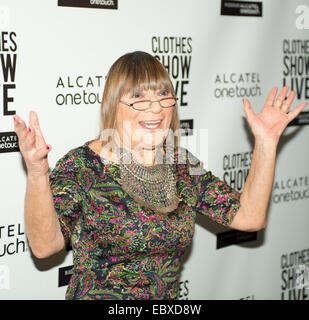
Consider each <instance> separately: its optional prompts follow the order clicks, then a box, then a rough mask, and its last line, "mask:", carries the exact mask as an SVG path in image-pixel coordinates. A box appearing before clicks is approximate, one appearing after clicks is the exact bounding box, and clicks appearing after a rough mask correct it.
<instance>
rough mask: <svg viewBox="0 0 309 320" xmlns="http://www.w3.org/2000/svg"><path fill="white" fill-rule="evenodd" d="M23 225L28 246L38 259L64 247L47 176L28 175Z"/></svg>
mask: <svg viewBox="0 0 309 320" xmlns="http://www.w3.org/2000/svg"><path fill="white" fill-rule="evenodd" d="M25 225H26V234H27V238H28V241H29V245H30V247H31V249H32V252H33V253H34V255H35V256H37V257H38V258H44V257H47V256H50V255H52V254H53V253H56V252H58V251H60V250H61V249H62V248H63V247H64V245H65V242H64V238H63V236H62V233H61V230H60V224H59V221H58V219H57V215H56V211H55V208H54V203H53V197H52V193H51V190H50V185H49V176H48V175H43V176H31V175H28V178H27V190H26V198H25Z"/></svg>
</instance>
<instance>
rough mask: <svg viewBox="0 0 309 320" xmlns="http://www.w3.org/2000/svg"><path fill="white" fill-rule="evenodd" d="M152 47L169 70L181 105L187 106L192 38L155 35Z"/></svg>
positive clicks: (153, 51)
mask: <svg viewBox="0 0 309 320" xmlns="http://www.w3.org/2000/svg"><path fill="white" fill-rule="evenodd" d="M151 49H152V53H153V54H154V56H155V57H156V58H157V59H158V60H159V61H160V62H161V63H162V64H163V66H164V67H165V69H166V70H167V72H168V74H169V76H170V78H171V81H172V83H173V86H174V90H175V93H176V96H177V97H178V98H179V101H178V105H179V107H186V106H188V105H189V102H188V87H189V85H190V69H191V62H192V56H191V54H192V38H191V37H181V36H177V37H175V36H153V37H152V39H151Z"/></svg>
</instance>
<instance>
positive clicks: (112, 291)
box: [50, 141, 240, 300]
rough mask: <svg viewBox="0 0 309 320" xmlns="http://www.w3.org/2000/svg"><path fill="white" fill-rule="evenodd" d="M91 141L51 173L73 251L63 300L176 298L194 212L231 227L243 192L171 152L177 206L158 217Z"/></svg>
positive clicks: (189, 156) (191, 158) (199, 164)
mask: <svg viewBox="0 0 309 320" xmlns="http://www.w3.org/2000/svg"><path fill="white" fill-rule="evenodd" d="M91 142H92V141H87V142H86V143H85V144H83V145H82V146H79V147H77V148H75V149H72V150H71V151H69V152H68V153H67V154H65V155H64V156H63V157H62V158H61V159H60V160H59V161H58V162H57V164H56V166H55V168H54V169H53V170H52V172H51V173H50V186H51V190H52V194H53V199H54V205H55V210H56V213H57V216H58V219H59V222H60V225H61V230H62V233H63V235H64V238H65V240H66V241H67V242H71V245H72V250H73V261H74V267H73V274H72V277H71V279H70V282H69V286H68V289H67V292H66V296H65V298H66V299H74V300H75V299H103V300H104V299H113V300H115V299H121V300H128V299H135V300H137V299H138V300H148V299H160V300H162V299H164V300H169V299H177V297H178V295H179V276H180V271H179V270H180V266H181V262H182V258H183V255H184V252H185V250H186V248H187V247H188V246H189V245H190V243H191V240H192V237H193V234H194V224H195V218H196V213H200V214H202V215H205V216H208V217H210V218H211V219H212V220H214V221H216V222H218V223H220V224H222V225H225V226H228V225H229V224H230V223H231V221H232V220H233V217H234V216H235V214H236V213H237V211H238V209H239V206H240V202H239V197H240V194H239V193H238V192H236V191H235V190H233V189H231V188H230V187H229V186H228V185H227V184H225V183H224V182H222V181H221V180H220V179H218V178H216V177H215V176H214V175H213V174H212V173H211V172H210V171H206V170H205V169H204V168H203V165H202V162H201V161H199V160H198V159H197V158H196V157H195V156H193V155H192V153H190V152H189V151H188V150H186V149H185V148H182V151H185V152H184V153H183V152H179V151H178V150H180V148H178V149H176V148H174V149H173V152H174V153H173V154H174V157H173V163H172V166H173V172H174V177H175V178H176V181H177V190H178V194H179V199H180V201H179V204H178V207H177V208H176V209H175V210H174V211H172V212H170V213H168V214H165V215H157V214H155V213H154V212H153V211H152V210H151V209H148V208H147V207H145V206H143V205H140V204H139V203H137V202H136V201H135V200H134V199H133V198H131V197H130V196H129V195H128V194H127V193H126V192H124V191H123V189H122V188H121V185H120V183H119V179H120V168H119V165H118V164H117V163H115V162H113V161H110V160H106V159H103V158H101V157H100V155H99V154H97V153H95V152H94V151H93V150H92V149H91V148H90V147H89V144H90V143H91ZM176 150H177V151H176ZM184 155H185V156H184Z"/></svg>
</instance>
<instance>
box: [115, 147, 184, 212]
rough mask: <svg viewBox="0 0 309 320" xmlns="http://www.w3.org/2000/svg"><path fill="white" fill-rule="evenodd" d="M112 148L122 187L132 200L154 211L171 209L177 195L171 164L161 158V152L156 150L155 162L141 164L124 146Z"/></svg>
mask: <svg viewBox="0 0 309 320" xmlns="http://www.w3.org/2000/svg"><path fill="white" fill-rule="evenodd" d="M164 146H165V145H164ZM116 148H117V155H118V157H119V167H120V184H121V186H122V188H123V190H124V191H125V192H127V193H128V194H129V195H130V196H131V197H132V198H133V199H134V200H135V201H136V202H138V203H140V204H142V205H144V206H146V207H147V208H149V209H152V210H153V211H155V212H156V213H158V214H160V213H161V214H166V213H168V212H171V211H173V210H175V209H176V208H177V206H178V202H179V197H178V193H177V186H176V180H175V177H174V172H173V164H172V162H170V161H166V159H167V158H168V157H167V156H166V157H164V156H163V154H162V152H161V151H160V152H156V163H157V164H155V165H152V166H144V165H142V164H141V163H140V162H139V161H138V160H137V159H136V158H135V157H134V155H133V154H132V153H131V152H130V151H128V150H127V149H125V148H122V147H120V148H119V147H118V146H116ZM165 151H166V149H165ZM165 154H166V152H165ZM162 160H163V161H162Z"/></svg>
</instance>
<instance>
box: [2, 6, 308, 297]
mask: <svg viewBox="0 0 309 320" xmlns="http://www.w3.org/2000/svg"><path fill="white" fill-rule="evenodd" d="M77 2H82V1H76V3H77ZM84 2H85V3H89V1H84ZM90 2H91V1H90ZM103 2H104V1H103ZM103 2H102V1H101V3H103ZM222 2H224V1H222ZM247 2H248V1H243V3H244V5H245V4H246V3H247ZM92 3H95V1H92ZM97 3H99V2H98V1H97ZM105 3H108V2H105ZM260 4H261V6H262V8H263V10H262V16H240V15H238V16H237V15H234V16H233V15H221V14H220V12H221V2H220V1H204V0H195V1H193V2H190V1H186V0H168V1H164V0H160V1H158V0H156V1H155V0H147V1H138V0H130V1H127V0H119V1H118V9H102V8H77V7H62V6H58V4H57V1H55V0H45V1H44V5H43V4H42V1H39V0H28V1H20V0H0V30H1V39H0V40H1V41H0V56H1V61H0V66H1V69H0V70H1V76H0V105H1V114H0V137H1V139H0V140H1V141H0V151H1V153H0V161H1V166H0V177H1V178H0V179H1V180H0V195H1V198H0V200H1V201H0V299H64V295H65V291H66V288H67V287H66V286H65V285H64V286H60V287H59V286H58V284H59V283H58V277H59V272H60V270H59V269H61V268H64V267H69V266H70V265H72V252H71V251H69V252H68V253H66V252H65V251H63V252H61V253H59V254H57V255H55V256H53V257H51V258H48V259H43V260H39V259H36V258H35V257H34V256H33V255H32V254H31V252H30V249H29V248H28V245H27V241H26V237H25V227H24V217H23V215H24V212H23V206H24V196H25V185H26V172H25V168H24V165H23V162H22V158H21V155H20V153H19V152H10V151H12V148H13V147H14V143H16V140H14V134H13V133H12V132H13V131H14V127H13V119H12V115H13V114H14V113H15V112H16V113H17V114H18V115H20V116H21V117H22V118H23V119H26V120H27V119H28V115H29V111H30V110H35V111H36V112H37V113H38V115H39V119H40V124H41V128H42V130H43V133H44V135H45V139H46V141H47V143H49V144H51V146H52V150H51V152H50V154H49V161H50V166H51V167H54V165H55V163H56V161H57V160H58V159H59V158H60V157H61V156H62V155H64V154H65V153H66V152H67V151H69V150H70V149H72V148H75V147H77V146H79V145H81V144H83V143H84V142H85V141H86V140H90V139H92V138H94V137H95V136H96V135H97V133H98V129H99V109H100V103H99V101H100V99H101V97H102V92H103V88H104V79H105V76H106V74H107V72H108V70H109V67H110V66H111V64H112V63H113V62H114V61H115V60H116V59H117V58H118V57H119V56H121V55H123V54H124V53H127V52H130V51H135V50H143V51H147V52H149V53H151V54H153V55H156V56H157V57H158V58H159V59H160V61H162V63H164V65H165V66H166V68H167V69H168V70H169V73H170V76H171V78H172V81H173V83H174V85H175V87H177V95H178V96H179V98H180V106H179V110H180V118H181V120H189V119H193V129H194V134H193V135H189V136H183V141H182V144H183V145H187V146H189V147H188V148H189V149H190V150H191V151H192V152H193V153H194V154H195V155H196V156H197V157H199V158H200V159H201V160H202V161H203V162H204V164H205V167H206V168H207V169H209V170H211V171H212V172H213V173H214V174H215V175H216V176H218V177H220V178H221V179H225V180H226V181H227V182H228V183H229V184H231V185H233V186H234V187H235V188H237V189H238V190H239V191H241V190H242V187H243V183H244V178H245V176H246V174H247V172H248V169H249V168H250V154H251V152H252V149H253V140H252V136H251V133H250V130H249V129H248V127H247V125H246V121H245V118H244V112H243V105H242V98H243V97H247V98H248V99H249V100H250V101H251V104H252V105H253V107H254V110H255V111H256V112H257V111H259V110H260V109H261V107H262V105H263V103H264V101H265V98H266V96H267V94H268V92H269V90H270V89H271V88H272V87H273V86H278V87H282V86H283V85H284V84H287V85H293V88H294V89H295V90H297V93H298V96H297V99H296V101H295V102H294V107H295V106H296V105H297V104H298V103H300V102H301V101H305V100H309V2H308V1H304V0H294V1H288V0H285V1H282V0H272V1H263V2H261V3H260ZM254 10H255V9H254V8H253V11H254ZM243 12H244V11H243ZM8 59H9V60H8ZM8 62H11V65H8ZM14 75H15V77H14ZM72 97H73V99H72ZM305 110H306V109H305ZM303 119H304V121H305V120H306V114H305V113H304V114H303ZM305 122H306V121H305ZM202 129H203V131H201V132H203V140H202V141H203V144H202V146H201V148H200V149H199V150H193V149H194V148H193V147H192V146H194V141H196V139H197V133H196V132H197V131H198V130H202ZM308 133H309V131H308V126H291V127H288V128H287V130H286V131H285V133H284V136H283V137H282V140H281V143H280V145H279V148H278V159H277V167H276V176H275V184H274V189H273V194H272V198H271V203H270V210H269V219H268V225H267V227H266V229H265V230H263V231H260V232H258V233H257V235H256V240H255V241H246V242H243V243H235V244H231V243H230V244H229V245H226V246H224V247H222V248H218V249H217V234H221V233H222V232H227V231H228V229H226V228H224V227H221V226H219V225H215V223H213V222H211V221H210V220H209V219H208V218H206V217H204V216H199V217H198V219H197V224H196V228H195V237H194V240H193V243H192V246H191V247H190V250H188V252H187V255H186V259H185V263H184V265H183V269H182V274H181V283H180V296H179V299H309V292H308V289H307V290H305V289H298V288H296V279H297V273H296V271H297V270H298V269H297V264H298V265H301V266H302V268H303V269H305V270H308V269H306V266H309V235H308V226H309V214H308V213H309V212H308V204H309V202H308V198H309V168H308V160H307V159H308V156H309V151H308ZM190 146H191V147H190ZM237 159H238V161H236V160H237ZM226 235H227V236H229V234H226ZM229 237H230V239H231V235H230V236H229ZM241 237H242V236H241V233H238V234H236V235H234V238H235V239H236V242H237V241H238V242H241V241H240V240H241ZM237 239H238V240H237ZM226 241H228V240H226ZM227 244H228V243H227ZM298 279H299V277H298Z"/></svg>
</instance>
